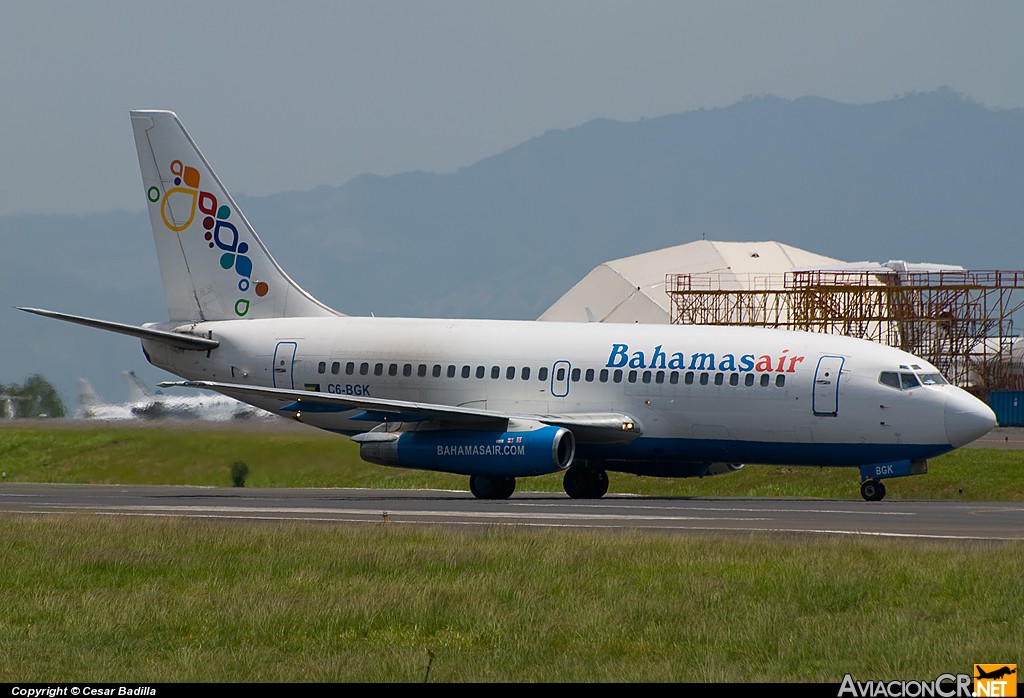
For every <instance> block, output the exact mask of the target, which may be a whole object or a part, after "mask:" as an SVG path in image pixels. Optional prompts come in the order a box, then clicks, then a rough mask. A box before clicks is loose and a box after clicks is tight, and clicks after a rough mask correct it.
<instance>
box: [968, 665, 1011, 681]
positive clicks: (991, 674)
mask: <svg viewBox="0 0 1024 698" xmlns="http://www.w3.org/2000/svg"><path fill="white" fill-rule="evenodd" d="M975 666H977V665H975ZM1016 673H1017V670H1016V669H1011V668H1010V667H1009V666H1003V667H1000V668H999V669H995V670H993V671H984V670H983V669H980V668H979V669H978V675H977V676H975V677H974V678H976V679H1001V678H1003V677H1004V676H1009V675H1010V674H1016Z"/></svg>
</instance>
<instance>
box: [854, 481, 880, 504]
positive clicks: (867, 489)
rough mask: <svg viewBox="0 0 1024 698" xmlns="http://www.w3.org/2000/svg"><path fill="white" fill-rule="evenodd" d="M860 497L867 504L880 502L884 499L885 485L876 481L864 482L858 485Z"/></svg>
mask: <svg viewBox="0 0 1024 698" xmlns="http://www.w3.org/2000/svg"><path fill="white" fill-rule="evenodd" d="M860 496H861V497H863V498H864V500H865V501H868V502H880V501H882V498H883V497H885V485H883V484H882V483H881V482H879V481H878V480H865V481H864V482H862V483H860Z"/></svg>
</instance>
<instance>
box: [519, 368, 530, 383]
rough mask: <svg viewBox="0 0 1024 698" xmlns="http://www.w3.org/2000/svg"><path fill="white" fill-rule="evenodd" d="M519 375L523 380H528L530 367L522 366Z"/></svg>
mask: <svg viewBox="0 0 1024 698" xmlns="http://www.w3.org/2000/svg"><path fill="white" fill-rule="evenodd" d="M519 377H520V378H522V379H523V380H524V381H528V380H530V367H529V366H523V370H522V371H520V372H519Z"/></svg>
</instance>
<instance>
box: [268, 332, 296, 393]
mask: <svg viewBox="0 0 1024 698" xmlns="http://www.w3.org/2000/svg"><path fill="white" fill-rule="evenodd" d="M296 349H298V344H296V343H295V342H278V343H277V348H276V349H274V387H275V388H288V389H294V388H295V350H296Z"/></svg>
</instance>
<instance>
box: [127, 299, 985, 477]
mask: <svg viewBox="0 0 1024 698" xmlns="http://www.w3.org/2000/svg"><path fill="white" fill-rule="evenodd" d="M192 332H193V333H194V334H197V335H202V336H207V335H208V336H210V337H212V338H213V339H216V340H218V341H219V342H220V346H219V347H218V348H216V349H214V350H212V351H210V352H201V351H181V350H176V349H173V348H169V347H167V346H166V345H162V344H156V343H153V342H149V341H144V345H145V348H146V351H147V356H148V357H149V359H150V361H152V363H154V364H155V365H157V366H159V367H161V368H164V369H166V370H168V371H171V372H173V373H175V374H177V375H180V376H182V377H185V378H187V379H190V380H210V381H223V382H231V383H237V384H244V385H254V386H263V387H276V388H288V389H296V390H302V389H308V390H316V391H318V392H326V393H335V394H342V395H363V396H368V397H373V398H383V399H391V400H404V401H412V402H422V403H432V404H440V405H452V406H466V407H473V408H479V409H486V410H494V411H500V412H507V413H510V414H519V415H530V414H534V415H546V414H560V415H565V414H574V413H610V412H614V413H622V414H625V415H629V416H630V417H632V418H634V419H635V420H636V421H637V422H638V424H639V426H640V429H641V431H642V436H641V437H640V438H638V439H637V440H636V441H634V442H633V443H631V444H628V445H603V446H596V445H593V446H587V445H585V444H583V445H581V446H580V449H579V453H578V455H579V456H580V457H583V458H594V459H600V460H603V461H608V462H610V463H615V462H622V463H627V462H640V463H651V464H654V463H659V462H672V461H690V462H693V461H716V462H736V463H740V462H756V463H791V464H809V465H810V464H815V465H848V466H858V465H865V464H870V463H878V462H883V461H888V460H904V459H906V460H913V459H920V458H929V457H932V456H935V455H938V454H941V453H944V452H946V451H949V450H951V449H952V448H954V447H956V446H960V445H963V443H966V442H967V441H970V440H972V439H973V438H976V437H977V436H978V435H980V433H984V431H987V428H985V429H983V428H981V427H982V426H984V425H985V424H987V426H988V427H989V428H990V427H991V417H990V415H991V412H989V411H988V408H987V407H986V406H984V404H983V403H981V402H980V401H978V400H976V399H975V398H973V397H972V396H970V395H969V394H967V393H966V392H964V391H962V390H960V389H959V388H956V387H954V386H951V385H948V384H945V383H944V382H941V379H940V382H939V383H937V384H918V385H916V386H911V387H908V388H906V389H901V388H899V387H892V386H890V385H886V384H883V383H882V382H880V376H881V374H882V373H883V372H889V373H890V374H891V373H896V374H914V375H916V376H919V377H920V376H935V375H936V374H938V370H937V369H936V368H935V367H933V366H931V365H930V364H928V363H927V362H925V361H923V360H921V359H919V358H917V357H915V356H912V355H910V354H907V353H906V352H903V351H900V350H898V349H893V348H889V347H885V346H882V345H877V344H874V343H870V342H866V341H862V340H856V339H851V338H847V337H839V336H833V335H822V334H811V333H802V332H787V331H779V330H768V329H756V328H725V327H713V326H677V325H614V324H598V323H591V324H575V323H547V322H517V321H495V320H426V319H405V318H356V317H337V318H334V317H328V318H281V319H273V320H243V321H219V322H206V323H198V324H196V325H195V326H194V328H193V330H192ZM916 382H917V383H921V381H920V380H918V381H916ZM926 382H928V381H926ZM236 397H242V396H237V395H236ZM243 399H245V400H246V401H248V402H251V403H253V404H256V405H257V406H259V407H263V408H265V409H270V410H273V409H274V408H275V407H279V406H280V404H279V403H273V401H268V400H265V399H262V398H254V397H243ZM360 412H362V410H356V409H353V410H349V411H343V412H332V413H325V414H308V415H307V414H304V415H303V420H302V421H303V422H306V423H309V424H312V425H315V426H318V427H321V428H324V429H329V430H332V431H337V432H341V433H345V434H350V435H352V434H356V433H360V432H365V431H368V430H370V429H372V428H373V427H374V426H376V424H375V423H373V422H367V421H363V420H362V419H360V420H353V419H352V417H354V416H357V415H358V414H359V413H360ZM983 423H984V424H983ZM621 469H630V468H629V467H623V468H621ZM655 470H656V468H655Z"/></svg>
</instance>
